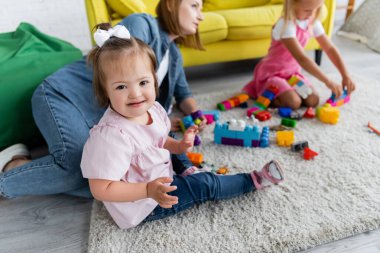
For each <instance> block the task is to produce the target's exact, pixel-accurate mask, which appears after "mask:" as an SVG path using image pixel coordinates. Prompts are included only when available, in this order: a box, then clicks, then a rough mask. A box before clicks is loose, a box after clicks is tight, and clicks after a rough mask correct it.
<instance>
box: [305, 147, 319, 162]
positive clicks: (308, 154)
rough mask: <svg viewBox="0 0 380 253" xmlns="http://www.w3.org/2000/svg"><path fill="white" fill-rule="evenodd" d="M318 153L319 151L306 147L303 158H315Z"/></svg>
mask: <svg viewBox="0 0 380 253" xmlns="http://www.w3.org/2000/svg"><path fill="white" fill-rule="evenodd" d="M317 155H318V153H317V152H315V151H313V150H311V149H310V148H304V150H303V158H304V159H305V160H311V159H313V158H314V156H317Z"/></svg>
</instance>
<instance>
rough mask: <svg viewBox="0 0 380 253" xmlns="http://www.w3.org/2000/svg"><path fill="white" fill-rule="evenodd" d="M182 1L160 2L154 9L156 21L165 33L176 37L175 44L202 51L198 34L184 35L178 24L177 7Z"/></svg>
mask: <svg viewBox="0 0 380 253" xmlns="http://www.w3.org/2000/svg"><path fill="white" fill-rule="evenodd" d="M181 2H182V0H160V1H159V2H158V5H157V7H156V13H157V19H158V22H160V24H161V26H162V27H163V28H164V29H165V30H166V32H168V33H171V34H175V35H178V36H179V37H178V38H176V39H175V42H176V43H177V44H181V45H184V46H186V47H191V48H195V49H199V50H204V48H203V45H202V43H201V39H200V37H199V32H198V29H197V32H196V33H195V34H193V35H184V34H183V33H182V31H181V26H180V23H179V6H180V5H181Z"/></svg>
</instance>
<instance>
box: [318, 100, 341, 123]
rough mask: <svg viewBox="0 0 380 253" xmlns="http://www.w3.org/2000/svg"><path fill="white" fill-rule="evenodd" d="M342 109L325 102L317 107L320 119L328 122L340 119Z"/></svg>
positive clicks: (335, 121) (336, 121)
mask: <svg viewBox="0 0 380 253" xmlns="http://www.w3.org/2000/svg"><path fill="white" fill-rule="evenodd" d="M339 115H340V111H339V109H338V108H337V107H332V106H331V105H330V104H324V105H323V106H320V107H318V108H317V117H318V119H319V120H320V121H322V122H323V123H327V124H336V123H338V121H339Z"/></svg>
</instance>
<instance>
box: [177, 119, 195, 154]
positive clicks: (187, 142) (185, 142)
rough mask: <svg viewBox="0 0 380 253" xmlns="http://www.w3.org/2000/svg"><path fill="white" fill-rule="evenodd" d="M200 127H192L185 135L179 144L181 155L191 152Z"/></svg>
mask: <svg viewBox="0 0 380 253" xmlns="http://www.w3.org/2000/svg"><path fill="white" fill-rule="evenodd" d="M198 132H199V131H198V126H197V125H192V126H191V127H189V128H188V129H186V132H185V133H184V136H183V139H182V140H181V141H180V143H179V149H180V152H181V153H185V152H189V151H191V149H192V148H193V146H194V139H195V135H197V133H198Z"/></svg>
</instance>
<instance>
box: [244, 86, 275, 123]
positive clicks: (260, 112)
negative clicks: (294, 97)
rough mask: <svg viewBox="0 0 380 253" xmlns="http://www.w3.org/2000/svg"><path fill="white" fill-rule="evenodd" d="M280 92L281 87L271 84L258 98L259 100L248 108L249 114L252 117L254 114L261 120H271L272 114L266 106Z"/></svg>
mask: <svg viewBox="0 0 380 253" xmlns="http://www.w3.org/2000/svg"><path fill="white" fill-rule="evenodd" d="M278 92H279V89H278V88H277V87H276V86H274V85H270V86H269V87H268V89H266V90H265V91H264V92H263V94H262V95H261V96H259V97H258V98H257V100H256V101H255V102H254V103H253V106H252V107H251V108H249V109H248V110H247V116H248V117H251V116H252V115H254V116H255V118H256V119H258V120H260V121H265V120H269V119H270V118H271V117H272V115H271V114H270V112H268V111H266V108H267V107H268V106H269V104H270V103H271V101H272V100H273V98H274V97H275V96H276V94H277V93H278Z"/></svg>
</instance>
